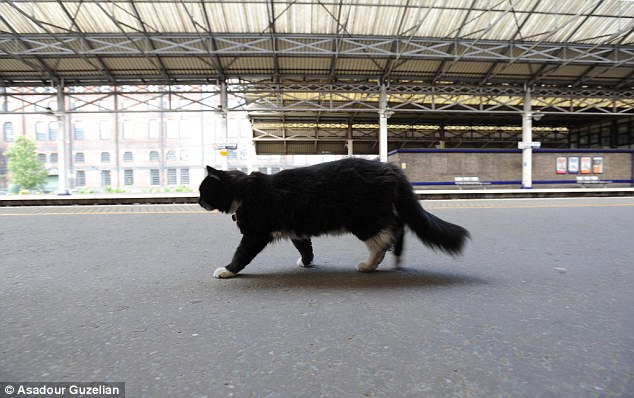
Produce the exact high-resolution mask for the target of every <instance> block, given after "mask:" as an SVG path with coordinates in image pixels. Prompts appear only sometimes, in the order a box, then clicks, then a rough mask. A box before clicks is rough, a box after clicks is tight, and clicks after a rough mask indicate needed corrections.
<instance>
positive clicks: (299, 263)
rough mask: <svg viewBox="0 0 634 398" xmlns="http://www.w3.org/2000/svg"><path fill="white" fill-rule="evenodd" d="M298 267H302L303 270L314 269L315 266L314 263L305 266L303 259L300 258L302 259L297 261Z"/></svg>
mask: <svg viewBox="0 0 634 398" xmlns="http://www.w3.org/2000/svg"><path fill="white" fill-rule="evenodd" d="M297 266H298V267H302V268H310V267H312V266H313V263H312V262H310V263H308V264H304V262H303V261H302V259H301V257H300V259H299V260H297Z"/></svg>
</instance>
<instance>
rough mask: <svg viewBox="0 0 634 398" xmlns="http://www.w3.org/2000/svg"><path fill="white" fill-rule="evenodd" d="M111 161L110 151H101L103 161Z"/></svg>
mask: <svg viewBox="0 0 634 398" xmlns="http://www.w3.org/2000/svg"><path fill="white" fill-rule="evenodd" d="M109 162H110V152H101V163H109Z"/></svg>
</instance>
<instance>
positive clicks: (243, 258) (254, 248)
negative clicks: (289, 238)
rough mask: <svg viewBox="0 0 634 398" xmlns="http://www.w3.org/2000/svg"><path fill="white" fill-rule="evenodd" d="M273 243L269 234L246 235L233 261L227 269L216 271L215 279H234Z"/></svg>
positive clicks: (222, 268)
mask: <svg viewBox="0 0 634 398" xmlns="http://www.w3.org/2000/svg"><path fill="white" fill-rule="evenodd" d="M270 242H271V236H270V235H267V234H253V233H251V234H245V235H243V236H242V239H241V240H240V245H239V246H238V248H237V249H236V252H235V253H234V254H233V259H232V260H231V262H230V263H229V265H227V266H226V267H221V268H218V269H216V271H215V272H214V278H218V279H225V278H233V277H234V276H236V275H237V274H238V272H240V271H242V270H243V269H244V267H246V266H247V265H248V264H249V263H250V262H251V261H252V260H253V259H254V258H255V256H257V255H258V253H260V252H261V251H262V249H264V248H265V247H266V245H268V244H269V243H270Z"/></svg>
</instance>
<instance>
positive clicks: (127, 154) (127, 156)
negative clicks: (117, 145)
mask: <svg viewBox="0 0 634 398" xmlns="http://www.w3.org/2000/svg"><path fill="white" fill-rule="evenodd" d="M123 161H124V162H132V161H134V156H132V152H124V153H123Z"/></svg>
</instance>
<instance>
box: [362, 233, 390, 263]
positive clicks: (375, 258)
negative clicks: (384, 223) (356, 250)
mask: <svg viewBox="0 0 634 398" xmlns="http://www.w3.org/2000/svg"><path fill="white" fill-rule="evenodd" d="M363 242H364V243H365V245H366V246H367V248H368V251H369V255H368V259H367V260H365V261H362V262H360V263H359V264H357V271H361V272H371V271H374V270H375V269H376V268H377V267H378V266H379V264H380V263H381V261H383V259H384V258H385V252H387V251H388V249H389V248H390V247H391V246H392V245H393V244H394V234H393V232H392V231H391V230H390V229H383V230H381V231H379V233H377V234H376V235H374V236H372V237H370V238H369V239H366V240H364V241H363Z"/></svg>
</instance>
